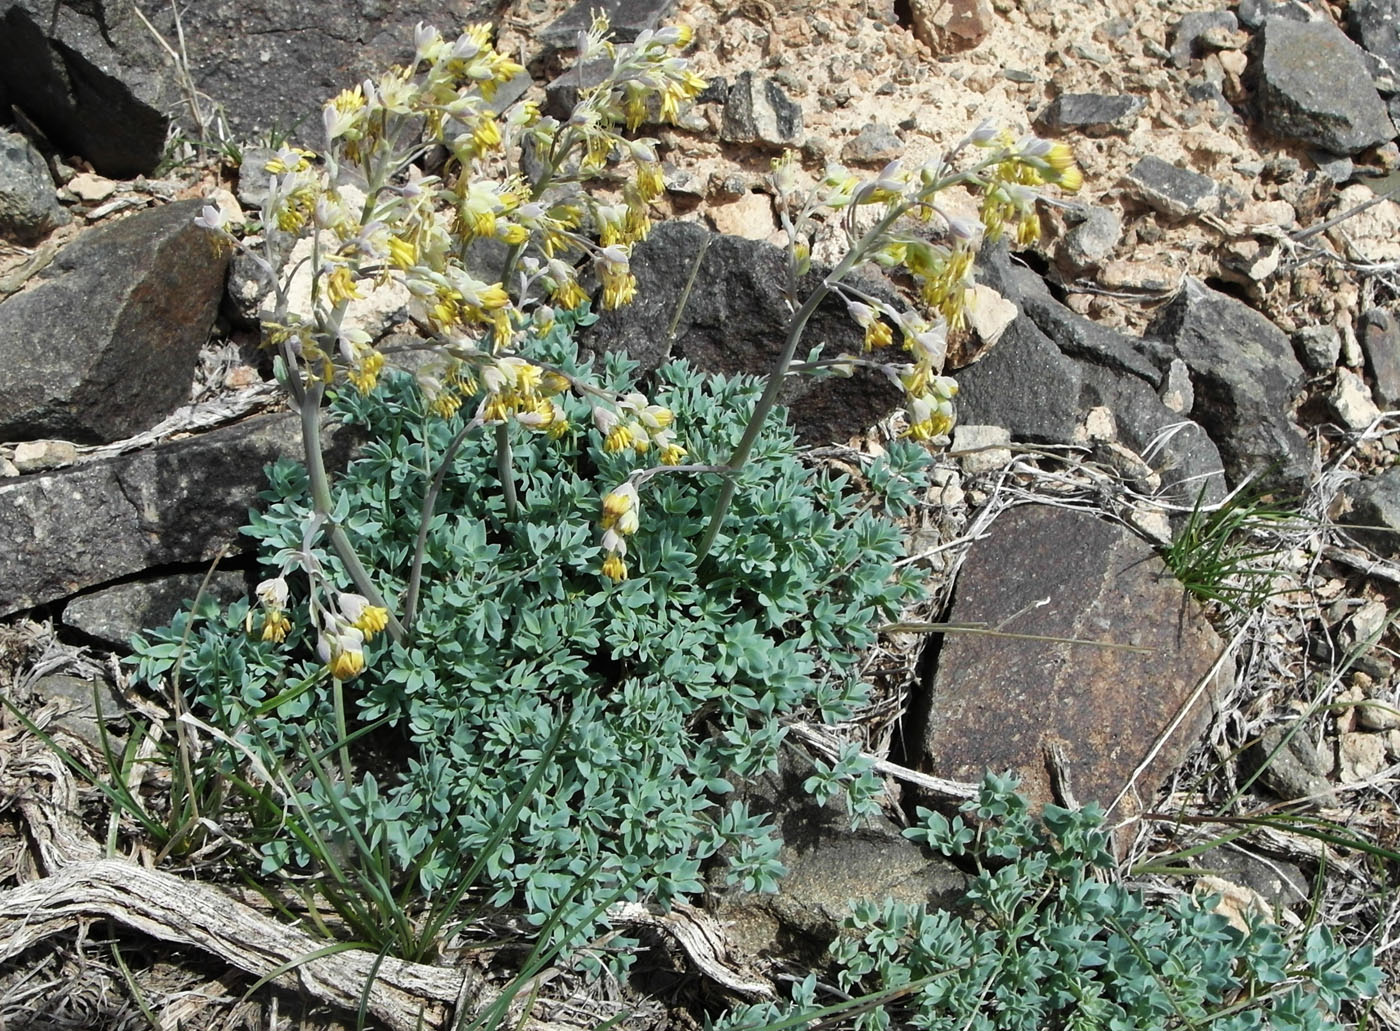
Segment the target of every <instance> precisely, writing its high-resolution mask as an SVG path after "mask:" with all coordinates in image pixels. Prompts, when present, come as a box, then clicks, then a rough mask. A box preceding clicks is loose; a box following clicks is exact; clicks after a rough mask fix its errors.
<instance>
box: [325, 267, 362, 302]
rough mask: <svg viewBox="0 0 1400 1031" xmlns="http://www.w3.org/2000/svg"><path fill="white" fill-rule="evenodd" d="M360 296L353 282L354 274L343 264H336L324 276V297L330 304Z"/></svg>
mask: <svg viewBox="0 0 1400 1031" xmlns="http://www.w3.org/2000/svg"><path fill="white" fill-rule="evenodd" d="M359 296H360V290H359V287H358V286H357V285H356V283H355V274H354V273H353V272H351V271H350V270H349V269H348V268H346V267H345V266H344V265H338V266H336V267H335V268H334V269H332V270H331V272H330V274H329V275H328V276H326V297H327V298H328V299H329V300H330V302H331V304H342V303H344V302H345V301H350V300H354V299H355V298H358V297H359Z"/></svg>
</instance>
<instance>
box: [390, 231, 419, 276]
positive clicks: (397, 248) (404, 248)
mask: <svg viewBox="0 0 1400 1031" xmlns="http://www.w3.org/2000/svg"><path fill="white" fill-rule="evenodd" d="M386 246H387V247H388V250H389V264H391V265H393V266H394V267H395V268H410V267H411V266H412V265H413V264H414V263H415V262H416V261H417V260H418V248H417V247H415V246H414V245H413V244H412V243H411V242H410V241H408V240H404V239H402V238H400V237H397V236H391V237H389V240H388V242H387V244H386Z"/></svg>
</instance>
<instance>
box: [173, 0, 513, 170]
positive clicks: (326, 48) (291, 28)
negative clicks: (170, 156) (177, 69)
mask: <svg viewBox="0 0 1400 1031" xmlns="http://www.w3.org/2000/svg"><path fill="white" fill-rule="evenodd" d="M496 10H497V4H496V3H494V2H492V0H445V2H441V3H429V2H426V0H408V2H395V3H383V2H375V0H370V2H366V3H360V4H353V5H341V4H323V3H317V2H314V0H263V2H259V3H253V4H250V3H244V2H242V0H214V2H208V3H198V4H191V5H188V6H187V7H183V8H181V22H182V25H183V35H184V41H185V49H186V52H187V53H188V55H189V65H190V72H191V74H192V76H193V78H194V82H195V84H196V85H197V86H198V87H199V89H200V90H201V91H203V92H204V93H206V94H208V95H209V96H211V97H216V98H218V101H219V103H220V104H221V105H222V107H223V109H224V112H225V114H226V115H227V118H228V123H229V126H230V128H231V129H232V130H233V132H234V133H235V134H236V135H237V136H238V137H239V138H241V139H245V140H255V139H258V138H266V137H267V135H268V134H269V133H273V134H277V135H281V136H285V135H288V134H290V135H292V136H294V137H295V138H296V139H298V140H301V141H304V142H305V143H307V144H309V145H311V146H313V147H320V146H321V145H322V142H323V141H322V130H321V105H322V104H323V103H325V102H326V101H327V100H328V99H330V97H331V96H333V95H334V94H335V93H336V92H338V91H339V90H342V89H345V88H346V87H348V86H351V85H354V84H355V83H357V82H359V81H360V80H361V79H364V78H365V77H366V76H369V75H377V74H380V73H382V72H383V71H384V70H385V69H386V68H388V66H389V65H391V64H395V63H398V62H401V61H406V60H408V59H409V58H411V57H412V56H413V46H412V39H413V27H414V25H415V24H416V23H418V22H420V21H422V22H425V23H427V24H429V25H432V26H435V27H436V28H438V29H439V30H441V31H442V32H443V33H444V34H446V33H455V32H459V31H461V29H462V28H463V27H464V26H466V25H468V24H471V23H475V22H482V21H491V20H492V16H493V15H494V14H495V13H496ZM150 17H151V20H152V22H153V23H154V24H155V25H156V27H157V28H158V29H160V30H161V32H162V33H163V34H164V35H165V37H166V38H167V39H174V38H175V35H176V34H175V26H174V24H173V23H172V21H171V18H170V14H169V11H168V10H167V9H165V7H164V6H162V7H161V8H160V9H156V10H152V11H151V12H150Z"/></svg>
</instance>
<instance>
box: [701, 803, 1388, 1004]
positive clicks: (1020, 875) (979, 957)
mask: <svg viewBox="0 0 1400 1031" xmlns="http://www.w3.org/2000/svg"><path fill="white" fill-rule="evenodd" d="M1016 788H1017V783H1016V781H1015V779H1014V778H1013V777H1010V776H1006V777H999V776H996V775H988V776H987V778H986V779H985V780H984V781H983V784H982V787H981V791H980V794H979V797H978V798H977V799H975V800H972V801H970V802H968V803H967V804H966V805H965V806H964V807H963V815H958V816H954V817H952V818H951V819H949V818H948V817H945V816H943V815H942V814H940V813H935V812H931V811H929V810H927V809H920V810H919V816H920V820H921V822H920V823H919V825H918V826H915V827H912V828H910V829H909V830H907V831H906V832H905V833H906V835H907V836H909V837H910V838H913V839H915V840H917V841H921V842H923V843H925V844H927V845H928V846H929V847H930V848H932V849H935V850H937V851H939V852H942V853H943V854H944V855H948V856H956V857H961V860H963V861H968V862H971V863H973V864H974V865H975V867H976V875H975V877H974V878H973V880H972V882H971V885H970V887H969V889H968V890H967V892H966V894H965V897H964V898H963V900H962V904H961V906H959V907H954V909H952V910H940V911H935V912H929V911H928V910H927V909H926V908H925V907H924V906H921V905H909V904H907V903H901V902H896V901H893V900H886V901H885V902H883V903H868V902H867V903H861V904H858V905H857V906H856V907H855V909H854V912H853V915H852V916H851V917H850V918H849V920H848V921H847V924H846V927H845V930H844V933H843V934H842V935H841V937H839V938H838V939H837V940H836V941H835V942H834V943H833V944H832V946H831V950H830V957H831V960H832V963H833V965H834V967H835V970H836V985H837V987H838V988H839V990H840V992H841V993H842V996H843V998H844V1000H845V1001H842V1002H837V1003H834V1004H832V1005H827V1006H822V1005H820V1003H819V1002H818V1000H817V993H818V983H817V979H816V976H815V975H813V976H811V977H809V978H808V979H807V980H806V981H805V982H803V983H801V984H799V985H798V986H797V988H796V990H795V992H794V997H793V999H792V1000H791V1001H790V1002H786V1003H782V1004H767V1005H762V1006H753V1007H747V1008H745V1009H742V1010H736V1011H733V1012H731V1013H730V1014H729V1015H727V1016H726V1017H725V1018H724V1020H723V1021H722V1022H721V1023H720V1025H719V1026H720V1027H721V1028H724V1029H728V1031H735V1029H738V1028H769V1029H776V1028H779V1027H793V1026H799V1025H802V1026H806V1025H808V1024H810V1022H811V1021H813V1020H817V1019H822V1018H836V1017H840V1018H843V1019H844V1018H850V1019H852V1020H853V1023H854V1026H855V1027H856V1028H858V1029H862V1031H883V1029H885V1028H888V1027H890V1026H892V1025H897V1026H901V1027H915V1028H921V1029H929V1031H967V1029H973V1031H1033V1029H1040V1028H1065V1029H1074V1031H1080V1029H1083V1031H1087V1029H1091V1028H1092V1029H1096V1031H1097V1029H1103V1031H1138V1029H1141V1028H1199V1027H1205V1026H1207V1025H1208V1026H1209V1027H1210V1028H1212V1029H1222V1028H1224V1029H1229V1031H1254V1029H1262V1028H1275V1029H1280V1031H1283V1029H1287V1031H1323V1029H1331V1028H1335V1027H1337V1026H1338V1025H1337V1023H1336V1020H1335V1015H1336V1013H1337V1012H1338V1010H1339V1008H1340V1007H1341V1006H1342V1004H1343V1003H1346V1002H1349V1001H1352V1000H1356V999H1360V998H1365V997H1369V996H1372V995H1374V994H1375V993H1376V992H1377V991H1378V989H1379V982H1380V971H1379V970H1378V969H1377V968H1376V966H1375V965H1374V963H1373V962H1372V959H1373V956H1372V952H1371V950H1370V949H1369V948H1362V949H1357V950H1354V951H1353V950H1349V949H1348V948H1347V947H1345V946H1344V945H1342V944H1341V943H1339V942H1338V941H1337V940H1336V939H1335V937H1334V936H1333V935H1332V933H1331V931H1330V930H1329V929H1328V928H1326V927H1320V926H1319V927H1314V928H1312V929H1311V930H1310V931H1309V932H1308V933H1307V934H1306V936H1305V938H1304V940H1303V942H1302V945H1301V948H1300V949H1298V950H1297V952H1296V954H1295V953H1294V952H1293V951H1292V950H1290V949H1289V948H1288V947H1287V946H1286V945H1285V941H1284V937H1283V935H1282V933H1281V932H1280V930H1279V928H1277V927H1276V926H1274V925H1272V924H1268V923H1262V922H1261V923H1256V924H1254V925H1253V926H1251V927H1250V928H1249V930H1248V932H1244V931H1241V930H1239V929H1237V928H1235V927H1234V926H1232V925H1231V924H1230V922H1229V921H1228V920H1227V919H1226V918H1225V917H1224V916H1223V915H1221V914H1220V913H1219V912H1217V911H1216V910H1215V905H1216V903H1217V902H1218V901H1219V900H1218V898H1196V897H1193V896H1181V897H1179V898H1177V899H1175V900H1174V901H1172V902H1170V903H1168V904H1165V905H1148V904H1147V903H1146V902H1145V900H1144V898H1143V896H1142V895H1141V893H1139V892H1137V891H1135V890H1132V889H1131V888H1129V887H1128V886H1126V885H1124V884H1122V883H1120V882H1118V881H1116V880H1115V879H1114V878H1113V874H1112V871H1113V869H1114V861H1113V857H1112V854H1111V853H1110V851H1109V848H1108V836H1107V833H1106V832H1105V831H1104V829H1103V826H1102V823H1103V817H1104V813H1103V810H1102V809H1101V808H1100V807H1098V806H1097V805H1092V804H1091V805H1089V806H1086V807H1084V808H1083V809H1079V810H1068V809H1063V808H1060V807H1058V806H1054V805H1049V806H1046V807H1045V810H1044V813H1043V814H1042V817H1041V819H1040V820H1036V819H1034V818H1033V817H1032V816H1031V814H1030V810H1029V807H1028V805H1027V803H1026V800H1025V798H1024V797H1023V796H1021V795H1020V794H1018V793H1017V791H1016ZM964 817H966V819H965V818H964ZM960 912H961V913H962V914H965V915H959V913H960ZM823 1026H827V1025H826V1024H823Z"/></svg>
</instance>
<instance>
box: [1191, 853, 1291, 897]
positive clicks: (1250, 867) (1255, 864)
mask: <svg viewBox="0 0 1400 1031" xmlns="http://www.w3.org/2000/svg"><path fill="white" fill-rule="evenodd" d="M1192 865H1193V866H1194V867H1195V868H1196V869H1198V870H1200V871H1201V872H1202V873H1207V874H1211V875H1213V876H1215V877H1220V878H1223V879H1224V880H1227V881H1229V882H1230V883H1231V884H1238V885H1240V886H1242V887H1245V888H1249V889H1250V890H1251V891H1257V892H1258V893H1259V894H1260V896H1262V897H1263V898H1264V899H1265V900H1266V901H1267V902H1269V903H1270V904H1271V905H1274V906H1278V907H1279V908H1282V909H1287V908H1288V907H1289V906H1296V905H1298V903H1300V902H1306V901H1307V900H1308V899H1310V898H1311V897H1312V891H1311V890H1310V888H1311V886H1310V885H1309V884H1308V879H1307V878H1306V877H1304V876H1303V872H1302V871H1301V870H1299V869H1298V867H1296V866H1294V865H1293V864H1292V863H1290V862H1288V861H1287V860H1284V859H1279V858H1277V857H1272V858H1270V859H1268V860H1264V859H1259V858H1257V857H1255V856H1254V855H1251V854H1250V853H1249V852H1246V851H1244V850H1243V849H1239V848H1235V847H1232V846H1229V845H1219V846H1217V847H1215V848H1213V849H1210V850H1208V851H1206V852H1202V853H1201V854H1200V855H1199V856H1198V857H1197V858H1196V859H1194V860H1193V861H1192Z"/></svg>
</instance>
